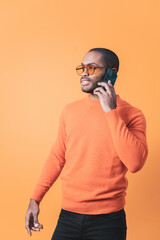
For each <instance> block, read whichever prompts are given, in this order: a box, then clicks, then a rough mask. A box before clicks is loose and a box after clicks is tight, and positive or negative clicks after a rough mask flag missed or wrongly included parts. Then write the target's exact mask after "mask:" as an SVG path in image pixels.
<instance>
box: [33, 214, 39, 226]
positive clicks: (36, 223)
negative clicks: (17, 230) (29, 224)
mask: <svg viewBox="0 0 160 240" xmlns="http://www.w3.org/2000/svg"><path fill="white" fill-rule="evenodd" d="M33 218H34V226H35V227H38V225H39V224H38V215H37V214H35V215H33Z"/></svg>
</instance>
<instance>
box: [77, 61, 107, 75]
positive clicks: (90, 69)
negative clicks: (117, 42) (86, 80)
mask: <svg viewBox="0 0 160 240" xmlns="http://www.w3.org/2000/svg"><path fill="white" fill-rule="evenodd" d="M85 68H86V69H87V72H88V73H89V74H90V75H92V74H93V73H94V72H95V69H96V68H105V67H95V66H94V65H93V64H87V65H84V64H83V65H82V64H81V65H79V66H77V67H76V71H77V74H78V75H79V76H82V73H83V72H84V70H85Z"/></svg>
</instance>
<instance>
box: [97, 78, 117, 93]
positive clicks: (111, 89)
mask: <svg viewBox="0 0 160 240" xmlns="http://www.w3.org/2000/svg"><path fill="white" fill-rule="evenodd" d="M98 85H102V86H104V87H105V89H106V90H107V93H108V94H111V92H112V91H114V87H113V85H112V83H111V81H110V80H109V81H108V83H105V82H98Z"/></svg>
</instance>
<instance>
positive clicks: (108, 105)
mask: <svg viewBox="0 0 160 240" xmlns="http://www.w3.org/2000/svg"><path fill="white" fill-rule="evenodd" d="M98 85H99V86H104V87H105V89H106V91H105V90H104V89H103V88H102V87H97V88H95V90H94V91H93V93H94V94H96V95H98V96H99V100H100V103H101V106H102V108H103V110H104V112H109V111H111V110H112V109H115V108H116V107H117V103H116V93H115V89H114V87H113V85H112V84H111V81H110V80H109V81H108V83H105V82H98Z"/></svg>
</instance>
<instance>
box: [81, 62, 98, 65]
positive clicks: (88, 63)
mask: <svg viewBox="0 0 160 240" xmlns="http://www.w3.org/2000/svg"><path fill="white" fill-rule="evenodd" d="M81 64H82V65H89V64H95V65H97V64H96V63H94V62H92V63H87V64H84V63H81Z"/></svg>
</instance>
